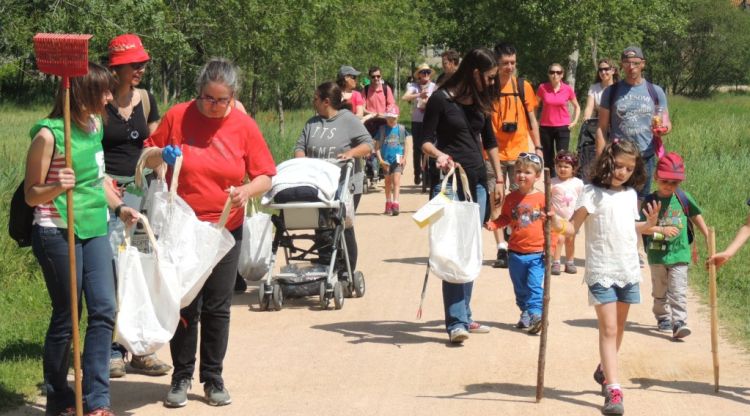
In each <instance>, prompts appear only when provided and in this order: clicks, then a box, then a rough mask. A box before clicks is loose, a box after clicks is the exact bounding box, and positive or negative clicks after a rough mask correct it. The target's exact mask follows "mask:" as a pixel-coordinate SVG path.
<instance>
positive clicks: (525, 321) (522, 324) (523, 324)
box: [516, 311, 531, 329]
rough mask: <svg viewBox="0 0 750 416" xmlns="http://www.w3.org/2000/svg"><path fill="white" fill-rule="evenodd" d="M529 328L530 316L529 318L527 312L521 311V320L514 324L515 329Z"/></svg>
mask: <svg viewBox="0 0 750 416" xmlns="http://www.w3.org/2000/svg"><path fill="white" fill-rule="evenodd" d="M530 326H531V316H529V313H528V312H526V311H523V313H521V319H519V320H518V323H517V324H516V328H519V329H526V328H528V327H530Z"/></svg>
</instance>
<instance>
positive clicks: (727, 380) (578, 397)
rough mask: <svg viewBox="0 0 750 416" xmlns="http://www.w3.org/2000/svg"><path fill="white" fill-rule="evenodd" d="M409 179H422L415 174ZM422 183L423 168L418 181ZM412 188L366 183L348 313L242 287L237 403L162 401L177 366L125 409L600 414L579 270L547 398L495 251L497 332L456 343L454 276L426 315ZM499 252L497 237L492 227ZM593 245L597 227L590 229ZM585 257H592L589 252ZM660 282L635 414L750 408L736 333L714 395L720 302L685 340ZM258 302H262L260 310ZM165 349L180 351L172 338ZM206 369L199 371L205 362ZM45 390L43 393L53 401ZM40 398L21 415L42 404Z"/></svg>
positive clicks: (567, 286)
mask: <svg viewBox="0 0 750 416" xmlns="http://www.w3.org/2000/svg"><path fill="white" fill-rule="evenodd" d="M406 178H411V175H407V176H406ZM405 182H407V183H409V184H410V183H411V180H410V179H406V181H405ZM418 192H419V191H418V189H417V188H416V187H412V186H407V187H405V189H404V194H403V195H402V200H401V207H402V214H401V215H400V216H398V217H386V216H384V215H382V214H381V212H382V209H383V204H384V200H383V193H382V189H379V190H378V191H377V192H375V193H371V194H368V195H364V197H363V199H362V203H361V205H360V207H359V213H358V218H357V237H358V242H359V249H360V256H359V259H360V260H359V262H360V267H359V268H360V270H362V271H364V273H365V277H366V281H367V293H366V295H365V297H364V298H361V299H347V300H346V303H345V305H344V308H343V309H342V310H339V311H335V310H328V311H321V310H319V309H318V308H317V306H316V302H317V298H309V299H307V300H295V301H292V302H291V303H288V304H287V305H286V306H285V308H284V309H283V310H282V311H280V312H260V311H258V309H257V301H256V289H255V287H251V288H250V289H249V290H248V292H247V293H245V294H243V295H239V296H236V298H235V301H234V307H233V309H232V324H231V325H232V327H231V335H230V336H231V338H230V342H229V351H228V355H227V358H226V361H225V369H224V377H225V381H226V384H227V386H228V388H229V389H230V392H231V394H232V398H233V400H234V403H233V404H231V405H230V406H227V407H224V408H218V409H217V408H213V407H210V406H208V405H207V404H206V403H205V402H204V401H203V399H202V395H203V389H202V386H201V385H199V384H198V382H197V380H195V381H194V384H193V389H192V390H191V395H190V401H189V403H188V405H187V406H186V407H185V408H182V409H166V408H164V407H163V406H162V402H161V401H162V399H163V398H164V396H165V394H166V392H167V390H168V388H169V377H159V378H149V377H145V376H141V375H137V374H128V375H127V376H126V377H125V378H123V379H119V380H113V382H112V404H113V407H114V410H115V412H116V413H117V414H119V415H130V414H138V415H190V416H201V415H215V414H225V415H247V414H258V415H268V414H272V415H277V416H281V415H324V414H325V415H332V416H333V415H430V416H438V415H448V414H451V415H452V414H463V415H482V414H497V415H501V414H504V415H521V414H523V415H597V414H600V413H599V408H600V406H601V404H602V402H603V399H602V397H601V396H600V395H599V388H598V386H597V385H596V384H595V383H594V381H593V380H592V376H591V374H592V372H593V370H594V367H595V366H596V364H597V362H598V350H597V331H596V318H595V315H594V310H593V308H591V307H589V306H588V304H587V297H586V290H585V286H583V285H582V283H581V277H582V271H583V270H582V267H579V274H578V275H576V276H571V275H565V274H563V275H562V276H559V277H554V278H553V281H552V290H551V296H552V301H551V316H550V328H549V338H548V352H547V371H546V389H545V398H544V399H543V400H542V402H541V403H539V404H536V403H535V400H534V394H535V385H536V369H537V365H536V363H537V354H538V347H539V338H538V337H536V336H530V335H527V334H526V333H524V332H520V331H519V330H517V329H515V328H514V326H513V324H514V323H515V322H516V321H517V318H518V313H519V312H518V310H517V308H516V306H515V304H514V300H513V290H512V286H511V282H510V278H509V276H508V271H507V269H493V268H491V267H490V266H489V264H490V261H489V260H488V261H487V262H486V267H485V268H483V270H482V274H481V276H480V277H479V279H478V280H477V282H476V286H475V289H474V298H473V300H472V309H473V311H474V317H475V319H476V320H478V321H480V322H483V323H485V324H487V325H489V326H490V327H492V331H491V332H490V333H489V334H477V335H472V336H471V338H470V339H469V340H467V341H466V342H465V344H464V345H463V346H461V347H454V346H451V345H449V344H448V343H447V339H448V337H447V335H446V333H445V331H444V328H443V309H442V301H441V295H440V284H439V281H438V280H437V279H436V278H431V280H430V284H429V288H428V296H427V301H426V304H425V309H424V314H423V318H422V320H417V319H415V312H416V310H417V306H418V301H419V293H420V290H421V285H422V278H423V276H424V271H425V262H426V256H427V253H428V247H427V230H426V229H425V230H419V229H418V228H417V227H416V226H415V225H414V223H413V222H412V220H411V218H410V216H411V214H412V213H413V212H414V211H415V210H416V209H417V208H418V207H420V206H421V205H422V204H423V203H424V202H425V201H426V198H425V196H424V195H421V194H419V193H418ZM484 243H485V248H484V252H485V258H486V259H493V258H494V255H495V249H494V241H493V239H492V236H491V234H490V233H485V239H484ZM577 253H578V258H579V259H580V258H582V256H583V235H581V236H579V238H578V240H577ZM578 262H579V264H580V265H582V264H583V261H582V260H579V261H578ZM650 290H651V284H650V280H649V278H648V269H644V282H643V284H642V289H641V296H642V299H643V303H642V304H641V305H637V306H635V307H633V308H632V309H631V313H630V319H629V325H628V328H627V330H626V335H625V339H624V343H623V347H622V351H621V367H622V370H621V373H622V380H621V382H622V384H623V387H624V392H625V406H626V409H627V414H630V415H655V414H659V415H664V416H666V415H686V414H689V415H747V414H750V380H749V379H748V374H750V359H748V354H746V353H743V352H741V351H739V350H738V349H737V348H735V347H733V346H732V345H730V344H729V342H728V341H726V340H725V339H722V341H721V343H720V358H721V371H722V373H721V384H722V390H721V392H720V393H718V394H714V393H713V375H712V364H711V352H710V330H709V324H708V322H709V319H708V314H707V308H706V307H705V306H702V305H700V304H699V303H698V300H697V298H696V297H695V296H691V298H690V302H689V306H690V308H689V309H690V311H689V313H690V317H691V318H690V325H691V327H692V329H693V335H691V336H690V337H689V338H687V340H686V341H685V342H671V341H670V338H669V337H668V336H666V335H664V334H662V333H659V332H656V331H655V330H654V319H653V317H652V315H651V312H650V309H651V307H650ZM248 305H250V306H249V308H248ZM160 355H161V356H162V358H164V359H166V360H169V351H168V348H164V349H163V350H162V351H161V352H160ZM196 377H197V374H196ZM40 402H41V400H40ZM42 412H43V410H41V408H40V407H39V405H29V406H27V407H25V408H23V409H20V410H19V411H17V412H14V413H11V414H16V415H41V414H42Z"/></svg>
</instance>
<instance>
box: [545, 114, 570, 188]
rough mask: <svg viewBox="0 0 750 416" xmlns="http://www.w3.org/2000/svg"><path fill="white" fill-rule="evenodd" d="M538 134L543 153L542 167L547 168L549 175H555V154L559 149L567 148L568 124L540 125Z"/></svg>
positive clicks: (568, 141)
mask: <svg viewBox="0 0 750 416" xmlns="http://www.w3.org/2000/svg"><path fill="white" fill-rule="evenodd" d="M539 136H541V137H540V138H541V141H542V153H544V167H547V168H549V171H550V176H552V177H555V176H556V174H555V154H556V153H557V152H559V151H560V150H568V145H569V144H570V128H568V126H561V127H550V126H541V127H539Z"/></svg>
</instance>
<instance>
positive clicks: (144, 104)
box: [135, 88, 151, 125]
mask: <svg viewBox="0 0 750 416" xmlns="http://www.w3.org/2000/svg"><path fill="white" fill-rule="evenodd" d="M135 90H136V91H138V95H140V96H141V108H142V109H143V117H144V118H145V119H146V124H147V125H148V116H150V115H151V100H149V98H148V92H147V91H146V90H144V89H143V88H136V89H135Z"/></svg>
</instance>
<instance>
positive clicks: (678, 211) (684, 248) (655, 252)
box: [641, 190, 701, 264]
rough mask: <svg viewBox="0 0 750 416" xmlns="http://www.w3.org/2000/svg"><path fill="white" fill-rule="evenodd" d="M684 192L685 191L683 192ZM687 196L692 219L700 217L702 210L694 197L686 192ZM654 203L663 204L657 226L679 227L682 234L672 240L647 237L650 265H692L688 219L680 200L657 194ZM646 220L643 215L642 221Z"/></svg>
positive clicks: (675, 196)
mask: <svg viewBox="0 0 750 416" xmlns="http://www.w3.org/2000/svg"><path fill="white" fill-rule="evenodd" d="M683 192H685V191H684V190H683ZM685 196H686V198H687V201H686V202H687V208H688V214H689V215H690V217H694V216H696V215H699V214H700V213H701V208H700V207H699V206H698V204H696V202H695V200H694V199H693V197H692V196H691V195H690V194H689V193H687V192H685ZM654 201H659V202H661V210H660V211H659V220H658V222H657V225H658V226H660V227H669V226H674V227H677V228H679V229H680V233H679V234H677V235H676V236H674V237H672V238H670V239H663V240H655V239H654V238H653V236H646V253H647V254H648V262H649V264H677V263H690V256H691V253H690V244H689V243H688V235H687V226H688V218H687V217H686V216H685V212H684V211H683V210H682V205H680V200H679V199H678V198H677V195H676V194H673V195H672V196H670V197H668V198H662V197H660V196H659V195H658V194H656V198H655V199H654ZM645 220H646V216H645V215H644V214H643V213H641V221H645Z"/></svg>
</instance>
